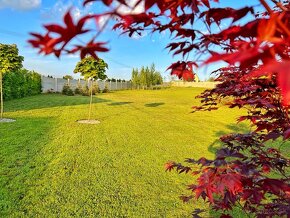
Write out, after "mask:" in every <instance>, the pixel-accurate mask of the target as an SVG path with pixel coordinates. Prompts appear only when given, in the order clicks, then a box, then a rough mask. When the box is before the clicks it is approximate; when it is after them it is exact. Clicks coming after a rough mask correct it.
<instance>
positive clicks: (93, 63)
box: [74, 56, 108, 120]
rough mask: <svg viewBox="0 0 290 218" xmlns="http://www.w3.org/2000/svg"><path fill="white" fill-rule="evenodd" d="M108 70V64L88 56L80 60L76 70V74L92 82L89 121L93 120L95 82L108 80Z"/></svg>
mask: <svg viewBox="0 0 290 218" xmlns="http://www.w3.org/2000/svg"><path fill="white" fill-rule="evenodd" d="M106 69H108V64H107V63H106V62H105V61H104V60H102V59H100V58H99V59H97V60H96V59H95V58H93V57H92V56H87V57H85V58H83V59H82V60H80V61H79V62H78V63H77V65H76V67H75V69H74V73H81V75H82V76H83V77H84V78H85V79H90V80H91V88H90V96H91V99H90V109H89V119H88V120H91V112H92V103H93V80H98V79H101V80H104V79H106V78H107V76H106V74H105V73H106Z"/></svg>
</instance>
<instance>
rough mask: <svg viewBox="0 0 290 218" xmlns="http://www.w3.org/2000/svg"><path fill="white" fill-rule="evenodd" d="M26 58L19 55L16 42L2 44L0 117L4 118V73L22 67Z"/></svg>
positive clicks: (0, 60)
mask: <svg viewBox="0 0 290 218" xmlns="http://www.w3.org/2000/svg"><path fill="white" fill-rule="evenodd" d="M23 60H24V58H23V57H22V56H19V55H18V48H17V46H16V45H15V44H13V45H6V44H0V119H3V112H4V102H3V74H5V73H9V72H13V71H16V70H19V69H21V68H22V61H23Z"/></svg>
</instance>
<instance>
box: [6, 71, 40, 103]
mask: <svg viewBox="0 0 290 218" xmlns="http://www.w3.org/2000/svg"><path fill="white" fill-rule="evenodd" d="M39 93H41V76H40V74H38V73H36V72H34V71H28V70H26V69H21V70H19V71H17V72H10V73H5V74H4V76H3V94H4V95H3V97H4V99H5V100H10V99H15V98H23V97H25V96H30V95H37V94H39Z"/></svg>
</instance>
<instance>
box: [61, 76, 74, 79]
mask: <svg viewBox="0 0 290 218" xmlns="http://www.w3.org/2000/svg"><path fill="white" fill-rule="evenodd" d="M62 78H63V79H66V80H72V79H74V78H73V77H72V76H71V75H65V76H63V77H62Z"/></svg>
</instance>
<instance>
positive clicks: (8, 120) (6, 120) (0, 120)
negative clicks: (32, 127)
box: [0, 118, 16, 123]
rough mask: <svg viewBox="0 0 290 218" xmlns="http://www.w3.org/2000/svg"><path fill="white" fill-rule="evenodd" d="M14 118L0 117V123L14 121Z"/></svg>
mask: <svg viewBox="0 0 290 218" xmlns="http://www.w3.org/2000/svg"><path fill="white" fill-rule="evenodd" d="M15 121H16V120H13V119H8V118H2V119H1V118H0V123H12V122H15Z"/></svg>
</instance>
